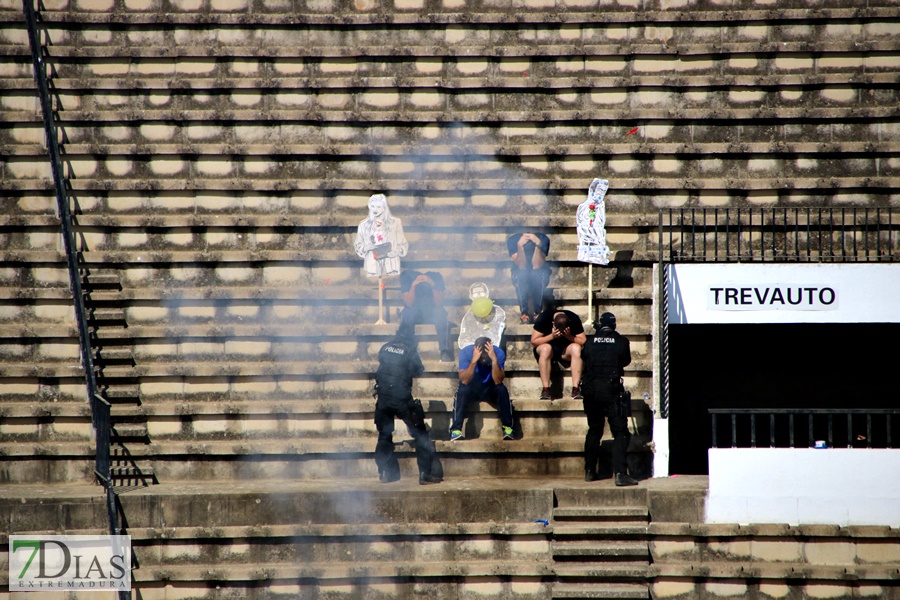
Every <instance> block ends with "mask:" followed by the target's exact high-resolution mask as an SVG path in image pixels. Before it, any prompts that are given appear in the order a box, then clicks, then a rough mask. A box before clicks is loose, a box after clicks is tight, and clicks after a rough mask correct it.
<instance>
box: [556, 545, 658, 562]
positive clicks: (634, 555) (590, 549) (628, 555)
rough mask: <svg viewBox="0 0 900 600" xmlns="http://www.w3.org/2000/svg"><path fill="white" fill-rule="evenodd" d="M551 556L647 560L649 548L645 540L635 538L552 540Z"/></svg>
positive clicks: (564, 558)
mask: <svg viewBox="0 0 900 600" xmlns="http://www.w3.org/2000/svg"><path fill="white" fill-rule="evenodd" d="M552 546H553V548H552V550H553V557H554V559H556V560H572V561H574V560H578V559H581V560H591V559H594V560H601V559H602V560H606V561H616V562H619V561H622V562H627V561H640V560H643V561H645V562H646V561H647V560H648V559H649V558H650V549H649V547H648V544H647V541H646V540H644V541H635V540H614V541H611V540H597V541H594V540H577V541H571V540H554V541H553V544H552Z"/></svg>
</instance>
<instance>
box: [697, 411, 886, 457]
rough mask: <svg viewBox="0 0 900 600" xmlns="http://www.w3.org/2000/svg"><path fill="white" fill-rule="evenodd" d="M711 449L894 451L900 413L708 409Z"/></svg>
mask: <svg viewBox="0 0 900 600" xmlns="http://www.w3.org/2000/svg"><path fill="white" fill-rule="evenodd" d="M709 414H710V416H711V417H712V423H711V425H712V444H711V446H712V447H713V448H813V447H815V446H816V442H825V444H826V445H827V446H828V447H829V448H893V447H894V446H893V444H894V443H895V442H896V441H897V438H896V436H895V435H894V433H893V425H894V423H896V421H897V417H900V409H895V408H888V409H879V408H854V409H802V408H780V409H769V408H758V409H757V408H713V409H709Z"/></svg>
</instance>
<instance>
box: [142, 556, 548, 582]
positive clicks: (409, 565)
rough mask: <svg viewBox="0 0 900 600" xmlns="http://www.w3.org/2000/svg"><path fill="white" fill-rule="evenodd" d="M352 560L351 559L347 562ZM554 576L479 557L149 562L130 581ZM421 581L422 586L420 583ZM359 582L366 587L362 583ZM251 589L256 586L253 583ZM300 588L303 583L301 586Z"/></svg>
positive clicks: (524, 563)
mask: <svg viewBox="0 0 900 600" xmlns="http://www.w3.org/2000/svg"><path fill="white" fill-rule="evenodd" d="M351 564H352V563H351ZM552 574H553V569H552V567H551V566H550V565H547V564H545V563H542V562H538V561H535V560H519V561H507V560H496V559H494V560H491V559H490V558H486V559H485V560H483V561H454V562H449V561H437V562H425V561H404V562H396V561H377V562H372V561H369V562H367V563H363V564H353V566H352V567H351V566H350V565H344V564H335V563H334V562H322V563H315V562H306V561H298V562H296V563H294V564H289V565H281V564H272V563H269V564H253V563H250V564H248V563H243V564H235V565H227V566H224V565H223V566H220V565H218V564H215V563H214V564H208V565H204V564H197V565H190V566H178V565H160V566H148V567H146V568H144V567H142V568H139V569H136V570H134V571H133V572H132V579H133V581H135V582H136V583H137V584H141V583H153V582H158V581H171V582H179V583H186V582H190V583H202V584H204V586H205V585H208V584H210V583H215V582H222V583H225V582H238V583H241V582H247V583H248V584H250V583H254V582H271V583H272V584H277V583H278V582H279V581H281V582H282V583H283V584H285V585H287V584H289V582H293V584H294V585H297V584H296V582H297V581H298V580H300V581H304V582H307V583H306V585H309V586H310V587H315V588H318V587H319V586H321V585H327V584H328V581H329V580H336V581H340V582H345V581H347V580H349V581H350V582H353V583H354V584H356V583H357V582H366V581H368V580H370V579H373V578H377V579H395V578H397V579H400V580H403V581H406V580H408V579H409V578H410V577H415V578H417V579H423V578H424V579H425V581H424V582H422V583H426V582H427V581H428V579H430V578H435V579H442V578H448V577H465V578H466V580H467V581H468V580H470V579H471V580H474V581H473V583H475V582H477V580H478V579H479V578H485V579H488V580H491V581H495V580H496V578H497V576H501V575H502V576H504V577H514V578H517V577H523V578H529V579H533V578H536V577H549V576H551V575H552ZM422 583H420V585H421V584H422ZM363 585H366V584H365V583H363ZM254 587H255V586H254ZM301 587H303V586H301Z"/></svg>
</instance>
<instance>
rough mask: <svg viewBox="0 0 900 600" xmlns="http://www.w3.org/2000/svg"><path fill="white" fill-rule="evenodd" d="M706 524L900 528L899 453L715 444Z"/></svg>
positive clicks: (710, 473) (710, 471)
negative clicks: (828, 525)
mask: <svg viewBox="0 0 900 600" xmlns="http://www.w3.org/2000/svg"><path fill="white" fill-rule="evenodd" d="M706 522H707V523H741V524H749V523H788V524H791V525H798V524H802V523H813V524H831V525H890V526H892V527H900V450H898V449H894V450H881V449H875V450H866V449H832V448H829V449H825V450H816V449H812V448H712V449H710V450H709V492H708V496H707V502H706Z"/></svg>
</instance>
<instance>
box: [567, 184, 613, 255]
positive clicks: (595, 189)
mask: <svg viewBox="0 0 900 600" xmlns="http://www.w3.org/2000/svg"><path fill="white" fill-rule="evenodd" d="M608 189H609V181H607V180H606V179H594V181H593V182H591V187H590V188H589V189H588V197H587V200H585V201H584V202H582V203H581V204H580V205H579V206H578V211H577V212H576V213H575V225H576V226H577V230H578V241H579V242H580V243H579V245H578V260H580V261H582V262H587V263H592V264H595V265H608V264H609V257H610V254H611V252H610V250H609V247H608V246H607V245H606V204H605V203H604V202H603V198H604V196H606V191H607V190H608Z"/></svg>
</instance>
